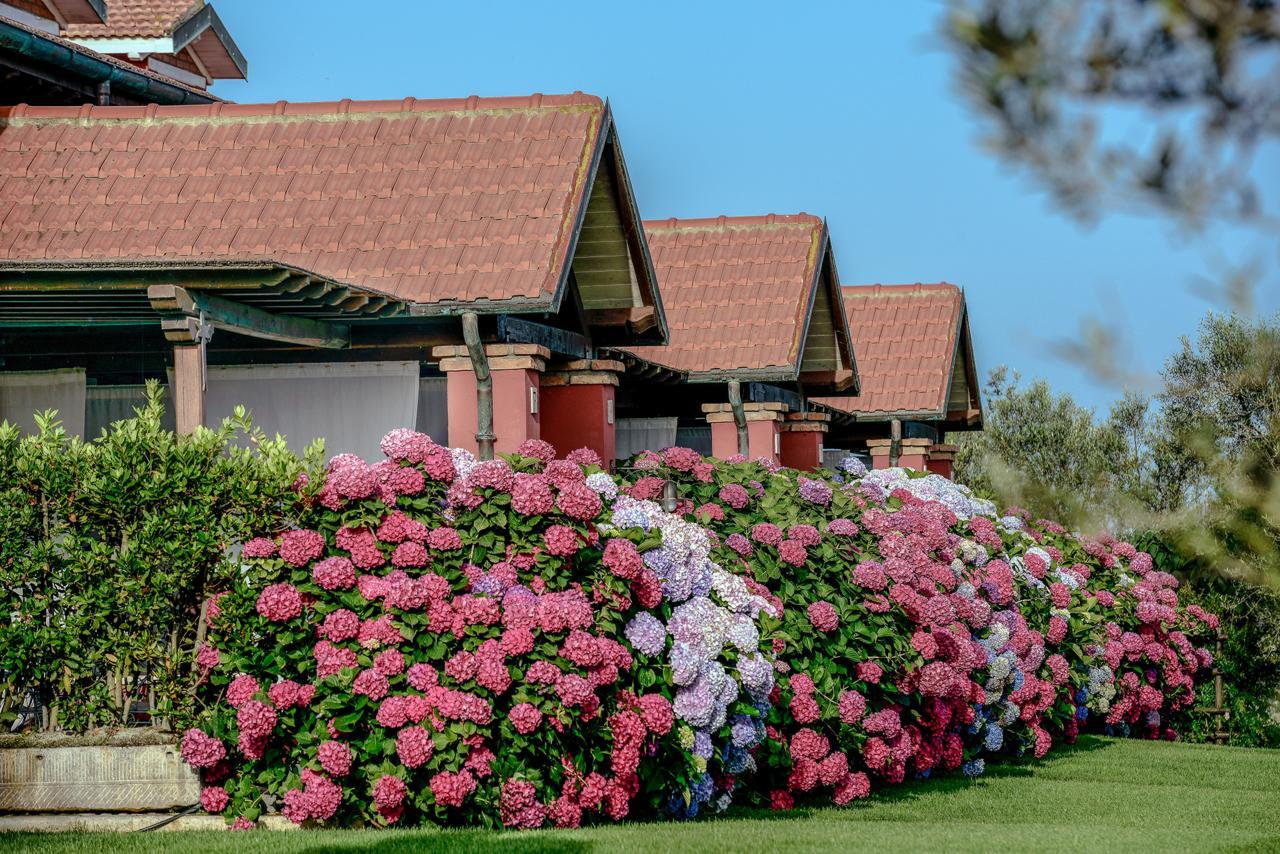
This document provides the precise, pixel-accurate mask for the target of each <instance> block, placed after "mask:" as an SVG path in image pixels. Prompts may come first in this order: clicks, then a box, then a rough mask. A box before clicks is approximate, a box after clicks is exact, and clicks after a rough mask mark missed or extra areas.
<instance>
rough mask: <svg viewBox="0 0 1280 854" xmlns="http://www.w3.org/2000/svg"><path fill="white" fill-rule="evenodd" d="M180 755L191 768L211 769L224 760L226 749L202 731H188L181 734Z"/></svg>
mask: <svg viewBox="0 0 1280 854" xmlns="http://www.w3.org/2000/svg"><path fill="white" fill-rule="evenodd" d="M181 753H182V759H183V761H184V762H186V763H187V764H188V765H190V766H191V767H192V768H212V767H213V766H215V765H217V764H218V763H219V762H221V761H222V760H223V759H225V758H226V756H227V748H226V745H224V744H223V743H222V742H221V741H219V740H218V739H216V738H214V737H213V736H211V735H209V734H208V733H206V732H204V731H203V730H199V729H189V730H187V731H186V732H185V733H183V734H182V746H181Z"/></svg>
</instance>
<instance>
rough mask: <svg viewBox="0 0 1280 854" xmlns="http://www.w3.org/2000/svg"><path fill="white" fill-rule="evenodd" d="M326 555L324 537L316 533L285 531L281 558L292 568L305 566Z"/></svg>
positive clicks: (282, 539)
mask: <svg viewBox="0 0 1280 854" xmlns="http://www.w3.org/2000/svg"><path fill="white" fill-rule="evenodd" d="M322 554H324V537H323V536H321V535H320V534H319V533H317V532H315V531H285V533H284V536H282V537H281V538H280V558H281V560H283V561H284V562H285V563H287V564H289V565H290V566H304V565H306V564H308V563H310V562H311V561H313V560H315V559H316V558H318V557H320V555H322Z"/></svg>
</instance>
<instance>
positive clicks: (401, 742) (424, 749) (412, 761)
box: [396, 726, 435, 768]
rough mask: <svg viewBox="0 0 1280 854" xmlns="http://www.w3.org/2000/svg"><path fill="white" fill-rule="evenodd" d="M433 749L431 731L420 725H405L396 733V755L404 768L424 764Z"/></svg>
mask: <svg viewBox="0 0 1280 854" xmlns="http://www.w3.org/2000/svg"><path fill="white" fill-rule="evenodd" d="M434 750H435V745H434V744H432V742H431V733H429V732H427V731H426V730H425V729H423V728H422V727H420V726H410V727H405V728H404V729H402V730H400V732H399V733H398V734H397V735H396V755H397V756H399V757H400V761H401V762H403V763H404V764H405V767H406V768H417V767H419V766H420V765H425V764H426V763H427V760H429V759H430V758H431V754H432V752H433V751H434Z"/></svg>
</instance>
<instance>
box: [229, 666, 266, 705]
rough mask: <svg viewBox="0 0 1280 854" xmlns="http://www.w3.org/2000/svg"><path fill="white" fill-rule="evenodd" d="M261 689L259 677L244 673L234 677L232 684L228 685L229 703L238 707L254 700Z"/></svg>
mask: <svg viewBox="0 0 1280 854" xmlns="http://www.w3.org/2000/svg"><path fill="white" fill-rule="evenodd" d="M260 690H261V688H260V687H259V685H258V680H257V679H254V678H253V677H252V676H249V675H247V674H244V673H242V674H240V675H239V676H237V677H236V678H235V679H232V680H231V684H230V685H228V686H227V705H229V706H231V708H233V709H238V708H240V707H241V706H243V705H244V704H245V703H247V702H249V701H250V700H252V699H253V696H254V695H255V694H257V693H258V691H260Z"/></svg>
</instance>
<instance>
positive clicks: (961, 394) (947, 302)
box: [820, 282, 981, 423]
mask: <svg viewBox="0 0 1280 854" xmlns="http://www.w3.org/2000/svg"><path fill="white" fill-rule="evenodd" d="M841 291H842V293H843V296H844V305H845V310H846V313H847V315H848V318H849V329H850V331H851V332H852V334H853V342H854V349H855V350H856V352H857V354H858V364H859V366H860V367H861V369H862V392H861V394H860V395H859V396H858V397H846V398H834V397H833V398H823V399H820V402H821V403H824V404H827V405H829V406H833V407H835V408H837V409H840V410H843V411H845V412H850V413H853V414H855V415H856V416H857V418H858V420H868V421H880V420H888V419H890V418H899V417H913V418H918V419H922V420H929V419H936V420H947V419H948V417H949V416H952V417H958V418H960V419H973V418H974V417H975V413H976V418H977V419H978V420H979V421H980V419H981V400H980V398H979V395H978V389H977V384H976V377H975V376H974V373H975V369H974V365H973V347H972V344H971V342H970V339H969V326H968V318H967V308H966V306H965V299H964V292H963V291H962V290H961V289H960V288H958V287H956V286H955V285H952V284H948V283H946V282H941V283H938V284H914V285H846V286H844V287H843V288H841ZM953 398H954V399H953ZM970 423H972V421H970Z"/></svg>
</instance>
